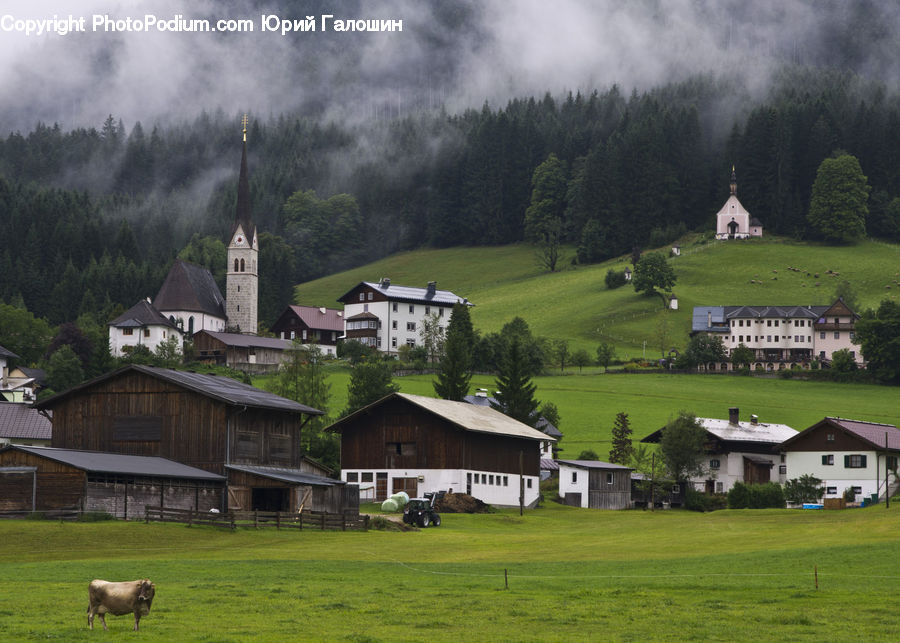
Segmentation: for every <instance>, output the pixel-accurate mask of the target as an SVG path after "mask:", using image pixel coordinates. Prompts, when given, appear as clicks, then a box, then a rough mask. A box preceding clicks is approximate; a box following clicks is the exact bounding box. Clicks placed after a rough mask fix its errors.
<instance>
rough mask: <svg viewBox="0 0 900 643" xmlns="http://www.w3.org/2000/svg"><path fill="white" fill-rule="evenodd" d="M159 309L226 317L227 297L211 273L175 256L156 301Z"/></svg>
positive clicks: (154, 301) (156, 306)
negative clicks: (223, 294)
mask: <svg viewBox="0 0 900 643" xmlns="http://www.w3.org/2000/svg"><path fill="white" fill-rule="evenodd" d="M153 306H154V307H155V308H156V310H159V311H165V312H168V311H171V312H177V311H188V312H199V313H206V314H207V315H212V316H213V317H221V318H222V319H224V318H225V298H224V297H223V296H222V291H221V290H219V286H218V285H217V284H216V280H215V279H213V276H212V273H211V272H210V271H209V270H207V269H206V268H203V267H202V266H197V265H194V264H192V263H189V262H187V261H184V260H182V259H176V260H175V263H174V264H172V267H171V268H170V269H169V274H167V275H166V280H165V281H164V282H163V285H162V287H161V288H160V289H159V292H158V293H157V294H156V299H154V300H153Z"/></svg>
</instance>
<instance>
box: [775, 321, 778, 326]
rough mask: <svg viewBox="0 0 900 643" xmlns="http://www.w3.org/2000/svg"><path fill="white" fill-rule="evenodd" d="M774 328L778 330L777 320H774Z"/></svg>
mask: <svg viewBox="0 0 900 643" xmlns="http://www.w3.org/2000/svg"><path fill="white" fill-rule="evenodd" d="M775 328H778V320H777V319H776V320H775Z"/></svg>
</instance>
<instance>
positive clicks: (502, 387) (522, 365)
mask: <svg viewBox="0 0 900 643" xmlns="http://www.w3.org/2000/svg"><path fill="white" fill-rule="evenodd" d="M495 385H496V387H497V393H496V399H497V404H496V406H495V408H497V409H498V410H499V411H501V412H503V413H505V414H506V415H508V416H510V417H511V418H514V419H516V420H518V421H519V422H522V423H523V424H527V425H528V426H534V423H535V420H536V413H535V411H536V410H537V408H538V402H537V400H535V399H534V393H535V391H536V390H537V386H535V385H534V384H533V383H532V381H531V373H530V371H529V367H528V364H527V361H526V359H525V355H524V353H523V351H522V345H521V343H520V340H519V338H518V337H517V336H513V337H512V339H511V340H510V342H509V343H508V344H507V346H506V350H505V351H504V354H503V358H502V360H501V363H500V372H499V373H498V375H497V380H496V381H495Z"/></svg>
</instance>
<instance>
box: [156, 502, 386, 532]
mask: <svg viewBox="0 0 900 643" xmlns="http://www.w3.org/2000/svg"><path fill="white" fill-rule="evenodd" d="M151 520H152V521H155V522H178V523H182V524H186V525H187V526H189V527H190V526H191V525H212V526H214V527H227V528H229V529H236V528H238V527H253V528H255V529H259V528H260V527H275V528H276V529H281V528H285V529H319V530H325V529H339V530H341V531H347V530H348V529H349V530H365V531H368V529H369V516H360V515H347V514H331V513H325V512H323V511H304V512H301V513H290V512H286V511H228V512H225V513H211V512H208V511H196V510H194V509H170V508H168V507H153V506H151V505H145V506H144V522H150V521H151Z"/></svg>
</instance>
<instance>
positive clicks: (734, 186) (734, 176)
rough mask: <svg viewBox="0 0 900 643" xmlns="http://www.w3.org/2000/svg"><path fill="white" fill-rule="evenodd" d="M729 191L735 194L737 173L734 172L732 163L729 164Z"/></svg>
mask: <svg viewBox="0 0 900 643" xmlns="http://www.w3.org/2000/svg"><path fill="white" fill-rule="evenodd" d="M731 193H732V194H733V195H735V196H737V175H736V174H735V173H734V165H732V166H731Z"/></svg>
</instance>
